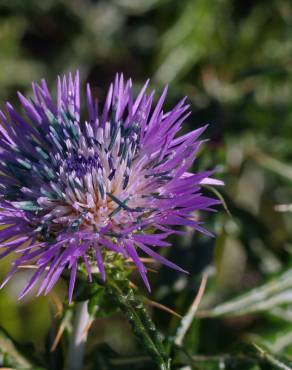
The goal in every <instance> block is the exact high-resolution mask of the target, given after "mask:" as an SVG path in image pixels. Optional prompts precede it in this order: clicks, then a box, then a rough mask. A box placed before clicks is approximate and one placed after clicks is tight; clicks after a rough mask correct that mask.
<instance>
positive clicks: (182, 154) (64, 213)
mask: <svg viewBox="0 0 292 370" xmlns="http://www.w3.org/2000/svg"><path fill="white" fill-rule="evenodd" d="M147 85H148V81H147V83H146V84H145V86H144V87H143V88H142V89H141V92H140V93H139V94H138V96H137V98H136V99H134V98H133V91H132V82H131V80H129V81H127V82H125V81H124V78H123V75H117V76H116V79H115V82H114V83H113V84H112V85H111V86H110V88H109V92H108V94H107V98H106V101H105V104H104V107H103V109H102V110H101V111H100V112H99V111H98V103H97V101H95V100H94V98H93V96H92V93H91V90H90V87H89V86H87V90H86V103H87V110H88V118H87V120H84V121H83V120H82V119H81V118H80V95H79V75H78V73H77V74H76V76H75V77H74V78H73V76H72V75H71V74H70V75H69V78H68V79H67V78H66V77H62V78H58V83H57V102H56V103H55V102H54V101H53V99H52V98H51V95H50V93H49V90H48V88H47V85H46V82H45V81H44V80H43V81H42V82H41V84H40V85H38V84H35V83H34V84H33V93H34V97H33V99H32V100H29V99H27V98H26V97H24V96H23V95H22V94H20V93H19V94H18V95H19V99H20V102H21V105H22V107H23V109H24V112H25V116H24V117H23V116H21V115H20V114H18V113H17V112H16V111H15V109H14V108H13V107H12V105H11V104H9V103H7V105H6V111H7V114H4V113H3V112H0V120H1V123H2V125H1V126H0V195H1V199H0V203H1V205H0V206H1V208H2V212H1V215H0V222H1V225H3V227H2V229H1V230H0V248H1V249H2V251H1V254H0V257H4V256H6V255H8V254H10V253H12V252H17V253H18V254H19V256H18V257H17V258H16V259H15V261H14V263H13V267H12V270H11V272H10V274H9V275H8V277H7V278H6V279H5V281H4V282H3V284H2V285H4V284H6V282H7V281H8V280H9V278H10V277H11V276H12V275H13V274H14V272H15V271H16V270H17V268H18V267H19V266H20V265H22V264H25V263H31V262H32V261H33V262H34V263H35V264H36V266H37V270H36V272H35V273H34V275H33V276H32V278H31V280H30V281H29V282H28V284H27V286H26V287H25V289H24V290H23V292H22V293H21V297H22V296H23V295H24V294H26V293H27V292H28V291H29V290H30V289H31V288H32V287H33V286H34V285H35V284H36V282H37V281H40V286H39V290H38V293H39V294H41V293H45V294H47V293H48V292H49V291H50V290H51V289H52V287H53V286H54V284H55V283H56V282H57V281H58V279H59V277H60V276H61V274H62V273H63V271H64V269H69V270H70V283H69V299H70V300H71V298H72V294H73V290H74V285H75V279H76V271H77V267H78V263H82V262H83V263H84V266H85V269H86V271H87V272H88V275H89V279H90V280H91V265H92V264H96V265H97V267H98V269H99V271H100V273H101V276H102V278H103V279H105V278H106V276H105V267H104V261H103V256H104V254H105V253H106V251H112V252H115V253H118V254H121V255H123V256H124V257H125V258H130V259H132V261H133V263H134V264H135V265H136V266H137V268H138V270H139V272H140V274H141V277H142V279H143V281H144V282H145V284H146V286H147V288H148V289H149V290H150V286H149V282H148V279H147V271H146V268H145V267H144V265H143V264H142V262H141V260H140V257H139V251H142V252H144V253H145V254H146V255H149V256H151V257H152V258H154V259H157V260H158V261H160V262H161V263H162V264H165V265H167V266H169V267H171V268H174V269H177V270H180V271H183V270H182V269H181V268H180V267H178V266H176V265H175V264H174V263H172V262H170V261H168V260H166V259H165V258H163V257H162V256H160V255H159V254H158V253H157V252H156V251H155V250H157V248H159V247H168V246H169V245H170V244H169V243H168V242H166V241H165V239H166V238H167V237H168V236H169V235H170V234H172V233H174V232H175V230H174V229H173V226H190V227H193V228H194V229H196V230H199V231H201V232H206V231H205V230H204V229H203V228H202V227H201V223H200V222H199V221H197V220H195V219H193V216H192V215H193V211H198V210H207V211H209V210H211V209H212V206H214V205H215V204H217V203H218V201H216V200H214V199H210V198H208V197H205V196H204V195H202V194H201V192H200V188H201V184H206V183H211V184H216V185H218V184H220V182H218V180H212V179H210V176H211V175H212V171H209V172H203V173H195V174H192V173H189V172H187V171H188V169H189V168H190V167H191V165H192V163H193V161H194V158H195V156H196V153H197V151H198V149H199V147H200V144H201V141H199V140H198V137H199V136H200V135H201V134H202V132H203V131H204V130H205V128H206V127H202V128H199V129H197V130H195V131H192V132H191V133H188V134H185V135H182V136H178V135H177V134H178V132H179V130H180V129H181V126H182V124H183V122H184V121H185V120H186V118H187V117H188V115H189V114H190V113H189V106H188V105H187V104H186V103H185V99H184V100H182V101H180V102H179V103H178V104H177V105H176V106H175V107H174V108H173V109H172V110H171V111H169V112H166V113H165V112H163V110H162V107H163V103H164V101H165V98H166V93H167V89H165V90H164V91H163V93H162V95H161V97H160V99H159V100H158V102H157V104H156V106H155V107H153V96H154V92H152V93H150V94H149V95H148V94H147V93H146V88H147ZM153 230H156V231H154V233H153ZM206 233H207V232H206Z"/></svg>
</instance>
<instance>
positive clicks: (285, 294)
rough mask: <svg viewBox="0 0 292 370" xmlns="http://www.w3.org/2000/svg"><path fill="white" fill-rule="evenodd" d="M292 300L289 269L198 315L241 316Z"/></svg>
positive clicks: (291, 283) (291, 276)
mask: <svg viewBox="0 0 292 370" xmlns="http://www.w3.org/2000/svg"><path fill="white" fill-rule="evenodd" d="M291 299H292V269H288V270H286V271H284V272H283V273H282V274H280V275H278V276H277V277H276V278H274V279H272V280H271V281H269V282H268V283H266V284H263V285H262V286H260V287H257V288H254V289H252V290H250V291H249V292H247V293H245V294H242V295H240V296H238V297H236V298H234V299H231V300H230V301H227V302H225V303H222V304H219V305H218V306H216V307H214V308H212V309H210V310H206V311H199V312H198V315H199V316H200V317H220V316H227V315H228V316H241V315H246V314H251V313H257V312H263V311H268V310H271V309H272V308H274V307H278V306H281V305H285V304H289V303H291Z"/></svg>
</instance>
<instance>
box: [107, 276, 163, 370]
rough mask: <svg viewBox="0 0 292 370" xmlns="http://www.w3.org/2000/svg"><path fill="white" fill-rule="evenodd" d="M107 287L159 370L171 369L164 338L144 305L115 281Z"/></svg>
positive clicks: (126, 288) (131, 290)
mask: <svg viewBox="0 0 292 370" xmlns="http://www.w3.org/2000/svg"><path fill="white" fill-rule="evenodd" d="M109 283H110V286H108V287H107V291H108V294H110V295H111V296H112V297H113V298H114V300H115V301H116V302H117V304H118V305H119V307H120V309H121V310H122V311H123V312H124V314H125V315H126V317H127V319H128V321H129V323H130V324H131V326H132V328H133V331H134V333H135V334H136V335H137V337H138V338H139V339H140V340H141V342H142V344H143V346H144V347H145V349H146V350H147V352H148V353H149V355H150V356H151V357H152V359H153V360H154V362H155V363H156V365H157V369H159V370H169V369H170V358H169V357H168V356H167V354H166V352H165V349H164V346H163V344H162V338H161V336H160V334H159V332H158V331H157V329H156V327H155V325H154V323H153V321H152V320H151V318H150V316H149V315H148V313H147V311H146V309H145V308H144V305H143V303H142V301H140V299H138V297H137V296H136V295H135V293H134V291H133V289H131V288H130V287H129V286H127V287H124V289H123V290H122V289H121V288H120V287H119V286H118V285H117V284H116V283H115V282H114V281H112V280H109Z"/></svg>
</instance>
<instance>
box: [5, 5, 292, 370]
mask: <svg viewBox="0 0 292 370" xmlns="http://www.w3.org/2000/svg"><path fill="white" fill-rule="evenodd" d="M76 68H79V70H80V72H81V76H82V80H83V82H84V85H85V82H87V81H89V82H90V83H91V84H92V86H93V88H94V92H95V94H96V95H97V96H98V97H99V98H100V99H101V100H103V98H104V95H105V92H106V88H107V86H108V84H109V82H110V81H111V80H112V79H113V78H114V74H115V73H116V72H124V74H125V76H126V77H132V78H133V80H134V82H135V83H136V86H137V87H139V86H140V85H141V84H142V83H143V81H144V80H145V79H146V78H148V77H150V78H151V81H152V87H154V88H155V89H157V90H158V91H161V88H162V86H163V85H164V84H170V90H169V97H168V101H167V106H168V107H171V106H173V105H174V104H175V103H176V102H177V101H178V99H180V98H182V97H183V96H185V95H187V96H188V99H189V102H190V104H191V108H192V111H193V114H192V116H191V117H190V119H188V122H187V123H186V124H185V129H186V130H191V129H194V128H196V127H198V126H200V125H202V124H205V123H209V124H210V126H209V128H208V130H207V132H206V134H205V137H206V138H207V137H208V138H210V140H209V141H208V142H207V143H206V144H205V146H204V149H203V150H202V151H201V153H200V154H201V155H200V157H199V158H198V160H197V161H196V163H195V167H194V169H195V170H198V169H201V168H213V167H214V166H215V167H216V168H217V170H218V177H220V178H222V179H224V181H225V184H226V185H225V187H224V189H219V190H220V192H221V194H222V196H223V197H224V199H225V202H226V207H223V206H222V207H219V208H218V210H219V212H218V213H216V214H207V215H206V214H205V215H201V217H202V218H203V219H204V220H205V221H206V223H207V226H208V228H209V229H210V230H212V231H214V233H215V234H216V237H215V238H214V239H207V238H205V237H202V236H200V235H193V234H192V233H191V232H189V234H188V237H184V238H183V239H179V238H178V239H176V240H174V245H175V246H174V247H173V248H172V249H171V250H170V252H169V256H168V257H169V258H170V259H172V260H174V261H176V262H177V263H178V264H179V265H181V266H182V267H183V268H185V269H187V270H188V271H190V275H189V276H182V275H181V274H178V273H176V272H173V271H170V270H167V269H165V268H162V269H160V273H159V274H158V275H157V274H153V276H152V280H153V281H152V285H153V293H152V295H151V296H150V298H151V299H152V300H156V301H158V302H160V303H161V304H164V305H167V306H169V307H171V308H172V309H174V310H175V311H176V312H178V313H179V314H181V315H184V314H185V313H186V312H187V310H188V308H189V306H190V304H191V303H192V301H193V300H194V298H195V296H196V293H197V289H198V286H199V282H200V279H201V273H202V272H203V271H206V269H207V271H208V272H209V280H208V284H207V290H206V292H205V295H204V298H203V301H202V302H201V309H204V310H207V309H212V308H214V307H215V306H216V305H219V304H221V303H223V302H225V301H227V300H229V299H232V298H233V297H236V296H237V295H240V294H241V293H243V292H248V291H250V289H252V288H254V287H256V286H259V285H261V284H266V283H268V282H269V281H271V279H273V280H272V281H273V282H275V283H277V282H279V286H280V287H279V289H278V290H277V289H276V292H275V294H274V293H273V294H271V296H269V297H268V298H269V300H267V301H266V298H267V297H266V296H265V295H263V296H262V297H261V298H260V300H259V301H258V302H256V306H252V304H254V302H253V301H252V298H248V300H247V301H243V305H244V307H245V308H246V312H244V314H242V315H237V314H238V312H236V311H237V310H236V309H235V310H233V311H232V307H231V311H228V310H227V311H228V312H227V314H213V316H216V317H214V318H210V317H208V318H204V319H203V318H202V319H201V320H196V321H195V323H194V324H193V325H192V327H191V329H190V331H189V332H188V335H187V337H186V342H185V348H186V350H187V351H188V353H189V354H191V356H193V355H194V356H198V355H200V356H203V355H204V356H207V355H218V354H219V353H223V354H224V353H227V352H233V351H236V348H237V345H238V343H243V342H249V341H253V342H256V343H258V344H260V345H263V346H265V348H268V350H269V351H271V353H277V354H279V353H280V354H282V355H285V356H287V358H289V356H292V330H291V329H292V305H291V303H290V302H292V282H291V280H292V278H291V274H292V259H291V253H292V244H291V240H292V229H291V226H292V223H291V221H292V218H291V214H290V213H289V212H291V210H292V206H290V208H289V204H290V203H292V186H291V185H292V166H291V161H292V4H291V1H290V0H245V1H242V0H145V1H142V0H111V1H110V0H103V1H102V0H95V1H94V0H91V1H90V0H62V1H57V0H42V1H39V0H0V101H1V106H2V107H3V106H4V103H5V101H7V100H9V101H11V102H13V103H14V104H16V106H18V102H17V101H16V91H17V90H20V91H22V92H26V93H27V94H30V92H31V90H30V82H31V81H39V80H40V79H41V78H43V77H45V78H46V80H47V81H48V83H49V86H51V88H52V89H54V86H55V80H56V75H58V74H62V73H65V72H68V71H70V70H73V71H74V70H75V69H76ZM206 192H212V190H210V189H206ZM279 205H285V206H281V207H279ZM225 208H228V209H229V212H230V214H229V213H228V212H227V211H226V209H225ZM283 211H284V212H283ZM8 270H9V261H8V259H6V260H5V261H1V262H0V277H1V278H3V277H4V276H5V273H6V272H7V271H8ZM283 271H288V272H286V273H287V274H288V280H289V279H290V280H289V283H287V284H286V283H285V284H286V285H285V284H282V283H281V278H280V277H279V276H281V274H282V272H283ZM27 274H28V273H27V272H22V273H20V274H19V275H18V276H19V279H15V280H14V281H12V282H11V283H10V284H9V285H8V287H6V288H5V289H4V290H2V291H1V292H0V326H1V327H3V328H4V329H5V330H6V331H7V332H8V333H9V334H10V335H12V336H13V337H14V338H16V339H17V340H19V341H20V342H33V343H34V345H35V346H36V349H37V351H40V352H42V351H45V346H44V344H43V343H44V340H45V337H46V334H47V331H48V329H49V328H50V326H51V316H52V312H53V311H54V309H53V303H52V298H51V297H49V298H38V299H33V300H32V299H31V297H29V298H26V299H25V300H23V301H21V302H18V301H17V293H18V292H19V291H20V289H21V286H22V285H23V281H24V279H27ZM134 279H135V277H134ZM135 281H136V282H138V284H139V280H138V279H135ZM58 289H59V294H60V295H61V296H62V294H63V293H62V292H63V290H62V287H59V288H58ZM58 289H57V292H58ZM142 289H143V288H142ZM247 294H248V293H247ZM249 299H251V301H252V303H250V300H249ZM248 302H249V303H248ZM265 302H266V305H265ZM259 303H262V306H263V307H259V306H258V305H257V304H259ZM249 308H250V309H249ZM150 310H151V312H152V314H153V319H154V321H155V322H156V323H157V325H158V327H159V329H160V330H161V331H162V333H164V334H165V335H166V336H171V335H173V334H174V333H175V330H176V326H177V325H178V322H179V320H178V319H177V318H175V317H173V316H171V315H170V314H166V313H162V312H161V311H159V310H157V309H156V308H150ZM202 315H203V314H202ZM207 316H208V315H207ZM209 316H212V315H211V314H210V315H209ZM125 331H127V332H128V333H129V335H127V336H126V335H125ZM100 343H106V344H107V347H106V350H104V349H103V353H104V354H107V353H109V354H108V356H105V357H106V358H105V359H103V360H104V361H105V362H106V361H108V360H109V358H110V357H111V356H113V357H117V356H118V355H121V356H128V355H132V354H133V353H134V354H135V353H137V352H139V351H140V349H139V346H138V344H137V343H136V341H135V339H134V337H133V336H131V335H130V330H129V327H128V326H127V324H125V322H124V320H123V319H122V316H120V315H115V316H113V317H111V318H105V319H103V318H102V319H101V318H100V319H98V320H96V322H95V323H94V325H93V328H92V330H91V332H90V348H91V349H94V348H99V347H98V346H100ZM95 346H97V347H95ZM102 348H103V347H102ZM107 351H108V352H107ZM96 353H98V351H97V352H96ZM185 356H186V355H185ZM290 358H292V357H290ZM199 360H200V359H199V358H198V361H199ZM201 360H202V361H203V359H202V358H201ZM96 361H97V362H96V365H92V369H102V367H101V365H98V364H99V362H98V361H99V360H96ZM177 361H178V363H179V362H182V363H184V361H185V358H184V357H183V359H181V358H178V360H177ZM214 361H215V360H214ZM202 363H203V362H202ZM115 364H116V365H114V363H112V365H110V366H109V367H104V368H105V369H107V368H108V369H113V368H118V369H124V368H125V369H127V370H128V369H129V365H126V367H122V365H121V364H119V363H118V362H115ZM117 364H118V365H117ZM214 364H215V365H214V367H210V369H211V368H212V369H219V368H220V369H229V368H230V369H233V368H236V369H245V368H246V369H255V370H256V369H262V368H263V369H274V368H275V367H273V365H271V366H272V367H268V365H265V366H267V367H257V366H261V365H254V364H252V366H254V367H244V366H245V365H244V366H243V365H232V364H231V365H228V364H227V365H226V364H225V365H224V364H223V366H226V367H219V362H217V363H216V361H215V362H214ZM115 366H116V367H115ZM131 366H134V365H131ZM135 366H136V365H135ZM139 366H140V367H139ZM177 366H179V365H177ZM189 366H195V365H189ZM200 366H201V367H189V369H191V368H194V369H195V368H201V369H209V367H207V364H205V365H202V364H201V365H200ZM208 366H209V365H208ZM210 366H212V365H210ZM216 366H217V367H216ZM220 366H221V365H220ZM228 366H231V367H228ZM232 366H235V367H232ZM236 366H237V367H236ZM52 368H54V367H52ZM137 368H141V369H148V368H149V369H152V368H153V367H151V364H150V365H149V364H148V365H147V363H145V364H144V365H141V363H140V364H137ZM177 368H180V367H177ZM181 368H183V367H181Z"/></svg>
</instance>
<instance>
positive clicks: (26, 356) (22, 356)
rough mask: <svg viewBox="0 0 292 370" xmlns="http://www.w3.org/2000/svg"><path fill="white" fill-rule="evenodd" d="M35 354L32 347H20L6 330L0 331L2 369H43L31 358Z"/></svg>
mask: <svg viewBox="0 0 292 370" xmlns="http://www.w3.org/2000/svg"><path fill="white" fill-rule="evenodd" d="M33 352H34V350H33V347H32V346H31V345H19V344H18V343H16V342H15V341H14V340H13V339H12V338H11V337H10V336H9V334H8V333H6V331H5V330H4V329H0V367H7V368H13V369H31V370H32V369H35V370H36V369H41V368H37V367H36V365H35V360H34V359H33V358H30V357H31V356H32V353H33Z"/></svg>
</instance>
